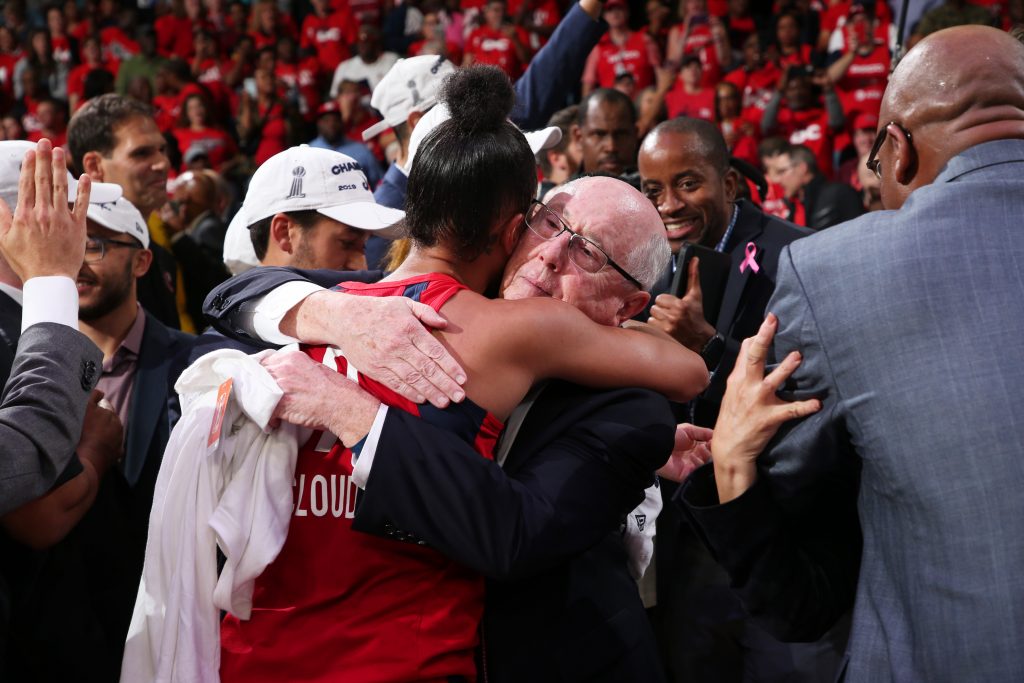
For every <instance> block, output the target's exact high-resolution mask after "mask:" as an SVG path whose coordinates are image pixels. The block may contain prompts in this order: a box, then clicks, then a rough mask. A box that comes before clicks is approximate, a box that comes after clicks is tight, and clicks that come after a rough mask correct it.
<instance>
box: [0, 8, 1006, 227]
mask: <svg viewBox="0 0 1024 683" xmlns="http://www.w3.org/2000/svg"><path fill="white" fill-rule="evenodd" d="M568 4H569V3H567V2H565V1H564V0H563V1H559V0H511V1H509V2H506V1H505V0H461V1H460V0H447V2H445V1H442V0H412V1H410V2H404V3H401V4H395V3H393V2H392V1H391V0H310V2H308V3H307V2H299V1H295V2H289V1H287V0H286V1H285V2H275V1H274V0H258V1H255V2H251V3H243V2H231V3H227V2H224V1H223V0H172V1H171V2H156V3H153V4H151V5H150V6H148V7H145V8H142V6H143V5H146V3H138V6H136V5H135V4H130V3H116V2H113V1H112V0H99V1H92V0H90V1H88V2H75V1H74V0H71V1H69V2H65V3H63V4H52V5H46V6H45V7H40V6H37V5H35V4H33V3H27V2H25V1H24V0H13V1H12V2H8V3H5V6H4V11H3V19H2V25H0V116H2V123H3V125H2V129H0V136H2V137H3V138H4V139H8V140H11V139H26V140H33V141H34V140H38V139H40V138H41V137H46V138H48V139H50V140H52V141H54V143H55V144H57V145H61V144H64V142H65V139H66V126H67V123H68V120H69V118H70V116H71V115H72V114H73V113H74V112H75V111H77V110H78V109H79V108H81V106H82V105H83V104H84V103H85V102H87V101H88V100H89V99H91V98H94V97H96V96H98V95H101V94H103V93H107V92H115V91H116V92H118V93H120V94H126V95H129V96H131V97H133V98H136V99H138V100H140V101H143V102H145V103H146V104H149V105H151V106H152V107H153V108H154V109H155V112H156V120H157V122H158V125H159V128H160V131H161V133H163V134H164V136H165V138H166V139H167V142H168V156H169V158H170V159H171V171H170V183H173V182H174V178H175V176H176V175H177V174H178V173H181V172H184V171H187V170H199V169H212V170H214V171H217V172H219V173H221V174H222V175H224V176H225V177H226V178H227V179H228V180H229V181H230V182H231V183H232V184H233V186H234V188H235V189H234V192H233V194H234V195H235V196H240V195H241V194H243V193H244V189H245V184H246V182H247V178H248V177H249V176H250V175H251V173H252V171H253V170H254V168H255V167H257V166H259V165H260V164H261V163H262V162H264V161H266V160H267V159H268V158H270V157H271V156H273V155H274V154H276V153H278V152H280V151H282V150H284V149H287V148H288V147H289V146H292V145H295V144H301V143H308V142H311V141H313V140H314V139H315V140H316V142H317V144H321V145H324V144H329V145H330V146H331V147H333V148H336V149H337V148H338V147H339V146H340V145H342V144H344V145H345V147H346V149H347V151H346V152H345V153H347V154H350V155H352V156H354V157H356V158H358V159H359V160H360V162H361V163H364V164H365V165H366V166H367V169H366V170H367V176H368V177H369V178H370V179H371V181H377V180H379V179H380V178H381V177H382V175H383V171H384V169H385V168H386V166H387V164H388V163H389V162H390V161H392V160H393V159H394V157H395V156H396V155H397V154H398V143H397V141H396V139H395V136H394V135H393V134H392V133H391V132H390V131H388V132H386V133H385V134H383V135H381V136H378V137H374V138H372V139H370V140H368V141H364V140H363V138H362V135H361V134H362V132H363V131H365V130H366V129H367V128H369V127H371V126H373V125H374V124H375V123H377V122H378V121H379V120H380V116H379V113H378V112H376V111H374V110H373V109H371V108H370V107H369V99H370V95H371V93H372V91H373V89H374V87H375V86H376V85H377V83H378V82H379V81H380V80H381V79H382V78H383V77H384V75H385V74H386V73H387V71H388V70H389V69H390V68H391V66H392V65H393V64H394V63H395V61H396V60H397V59H399V58H400V57H403V56H414V55H421V54H439V55H445V56H446V57H447V58H448V59H450V60H451V61H452V62H454V63H455V64H457V65H467V64H475V63H482V64H494V65H497V66H499V67H500V68H502V69H503V70H504V71H505V72H506V73H508V75H509V76H510V78H512V79H513V80H515V79H516V78H517V77H519V76H520V75H522V73H523V72H524V70H525V69H526V67H527V65H528V64H529V63H530V60H531V58H532V57H533V56H534V55H535V54H536V52H537V50H538V49H540V48H541V47H542V46H543V45H544V44H545V42H546V41H547V40H548V38H549V37H550V35H551V33H552V31H553V30H554V28H555V27H556V26H557V25H558V22H559V20H560V19H561V18H562V17H563V16H564V15H565V13H566V11H567V10H568ZM924 6H925V7H926V8H927V7H931V9H930V10H928V11H927V12H924V13H922V14H921V15H920V16H919V17H916V18H914V19H915V20H914V21H913V23H912V24H910V25H908V29H907V30H908V34H909V40H908V44H909V45H912V44H913V43H914V42H916V41H917V40H919V39H920V38H921V37H923V36H925V35H927V34H929V33H931V32H934V31H935V30H938V29H939V28H942V27H945V26H949V25H953V24H957V23H989V24H993V25H996V26H999V27H1001V28H1009V27H1010V26H1012V25H1013V24H1014V23H1016V22H1019V21H1020V20H1021V19H1022V15H1024V12H1022V3H1021V2H1020V1H1019V0H977V1H976V2H973V3H965V2H963V1H962V0H949V1H948V2H945V3H944V4H940V3H935V2H932V3H925V4H924ZM897 11H898V10H897ZM896 13H897V12H896V11H894V10H893V9H892V8H890V6H889V5H888V4H887V3H886V2H884V1H878V2H871V1H870V0H868V1H867V2H865V1H863V0H831V1H828V0H812V1H808V0H775V2H772V3H768V2H763V3H753V2H750V0H731V1H727V0H681V1H680V2H679V3H678V5H673V4H672V3H670V2H668V1H667V0H648V1H647V2H646V3H643V4H641V3H639V2H633V3H629V2H626V0H607V1H606V2H605V3H604V9H603V18H604V20H605V21H606V22H607V25H608V31H607V32H606V34H605V35H604V36H603V37H602V38H601V40H600V42H599V44H598V45H597V46H596V47H595V48H594V49H593V51H592V52H591V53H590V55H589V57H588V59H587V61H586V67H585V69H584V73H583V75H582V79H581V82H580V86H579V88H578V90H576V91H573V92H565V93H564V101H565V104H566V105H567V106H568V105H571V104H573V103H575V102H577V101H578V100H579V98H580V97H581V96H586V95H587V94H588V93H590V92H592V91H593V90H595V89H597V88H614V89H616V90H620V91H621V92H623V93H624V94H625V95H627V96H628V97H629V98H630V99H631V100H632V101H633V102H634V103H635V106H636V109H637V115H638V121H639V129H640V131H639V132H640V134H641V136H642V135H643V134H644V133H646V132H647V131H648V130H650V128H652V127H653V126H654V125H656V124H657V123H658V122H659V121H660V120H663V119H665V118H670V117H676V116H690V117H695V118H702V119H707V120H710V121H714V122H716V123H718V125H719V126H720V128H721V130H722V132H723V134H724V135H725V137H726V140H727V142H728V144H729V145H730V147H731V151H732V153H733V155H734V156H735V157H737V158H739V159H742V160H744V161H746V162H748V163H749V164H750V165H751V166H753V167H755V168H760V169H761V170H762V171H764V172H766V173H767V174H768V185H767V192H766V193H764V196H763V197H760V199H761V200H762V201H763V202H764V203H765V205H766V207H767V209H768V211H769V212H770V213H772V214H774V215H778V216H779V217H782V218H787V219H789V220H792V221H794V222H796V223H799V224H803V225H807V226H809V227H815V228H821V227H826V224H823V223H820V222H818V223H815V222H814V221H813V220H812V218H811V217H812V215H813V214H814V212H813V211H808V207H807V206H806V204H807V202H806V201H804V199H805V197H804V193H803V191H802V190H803V188H804V187H805V186H806V185H807V179H809V178H811V177H819V178H822V179H824V180H825V181H833V180H834V181H836V182H839V183H842V184H844V185H846V186H848V187H850V188H852V189H853V191H855V192H856V193H858V195H859V203H851V202H848V201H847V202H846V204H847V205H853V206H856V207H862V208H863V209H870V208H873V207H876V206H877V192H878V191H877V183H876V182H875V181H874V180H873V179H872V178H871V177H870V174H867V173H862V172H860V170H861V169H862V167H863V163H859V162H862V160H863V159H864V158H866V155H867V153H868V151H869V149H870V144H869V142H870V140H869V138H870V135H869V132H871V133H873V132H874V130H875V129H876V128H877V125H878V108H879V104H880V100H881V95H882V92H883V90H884V88H885V84H886V81H887V77H888V73H889V70H890V64H891V60H892V56H893V50H894V49H895V48H896V26H895V19H896ZM325 119H326V121H325ZM325 141H326V142H325ZM784 143H785V144H789V145H802V146H804V147H806V148H808V149H809V150H811V152H812V153H813V159H810V160H809V162H810V164H809V169H808V172H807V173H805V174H803V176H802V177H803V178H804V181H803V182H800V181H799V180H798V179H797V178H796V177H794V176H795V175H796V174H795V173H791V170H792V171H795V170H796V169H795V167H794V165H793V164H782V163H779V159H780V155H781V156H782V157H785V158H789V157H792V156H793V155H792V154H784V152H785V144H784ZM363 145H365V146H366V149H363V148H362V147H361V146H363ZM367 151H368V152H369V154H367V153H366V152H367ZM796 156H797V157H799V156H801V155H800V153H799V152H797V153H796ZM773 169H774V172H773ZM787 173H789V176H787V175H786V174H787ZM751 189H752V190H754V191H757V190H756V188H755V187H754V186H753V185H752V187H751ZM762 189H763V188H762ZM169 193H173V186H171V187H169ZM845 198H846V199H848V196H847V197H845ZM832 214H833V215H832V218H831V219H830V220H832V221H833V222H837V220H841V219H843V218H848V217H850V215H849V211H837V212H832ZM226 218H227V217H226ZM829 224H831V223H829ZM158 241H159V239H158Z"/></svg>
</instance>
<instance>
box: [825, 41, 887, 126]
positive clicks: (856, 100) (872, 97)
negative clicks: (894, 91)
mask: <svg viewBox="0 0 1024 683" xmlns="http://www.w3.org/2000/svg"><path fill="white" fill-rule="evenodd" d="M888 80H889V48H887V47H885V46H884V45H878V46H876V47H875V49H874V50H873V51H872V52H871V54H869V55H866V56H864V55H860V54H858V55H857V56H856V57H854V58H853V62H852V63H851V64H850V68H849V69H847V70H846V73H845V74H843V77H842V78H841V79H839V81H838V82H837V83H836V84H835V90H836V95H838V96H839V102H840V103H841V104H842V105H843V112H844V113H845V114H846V118H847V119H850V120H853V118H854V117H856V116H857V114H875V115H877V114H878V110H879V109H880V108H881V106H882V93H883V92H885V86H886V84H887V83H888Z"/></svg>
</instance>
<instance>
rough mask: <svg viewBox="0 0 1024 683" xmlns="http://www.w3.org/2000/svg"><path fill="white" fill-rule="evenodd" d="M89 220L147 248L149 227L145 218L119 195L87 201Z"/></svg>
mask: <svg viewBox="0 0 1024 683" xmlns="http://www.w3.org/2000/svg"><path fill="white" fill-rule="evenodd" d="M85 215H86V216H87V217H88V219H89V220H91V221H94V222H95V223H98V224H99V225H102V226H103V227H104V228H107V229H108V230H113V231H114V232H123V233H124V234H126V235H129V236H131V237H134V238H135V239H137V240H138V241H140V242H142V246H143V248H144V249H149V228H148V227H147V226H146V220H145V219H144V218H143V217H142V214H141V213H139V210H138V209H136V208H135V205H134V204H132V203H131V202H130V201H128V200H127V199H125V198H124V197H121V198H120V199H117V200H115V201H112V202H89V210H88V211H87V212H86V214H85Z"/></svg>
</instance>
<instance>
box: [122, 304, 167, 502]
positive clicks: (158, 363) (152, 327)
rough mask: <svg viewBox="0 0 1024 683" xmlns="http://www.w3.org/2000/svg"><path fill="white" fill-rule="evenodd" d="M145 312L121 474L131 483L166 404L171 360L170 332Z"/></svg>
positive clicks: (141, 466)
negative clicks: (144, 325)
mask: <svg viewBox="0 0 1024 683" xmlns="http://www.w3.org/2000/svg"><path fill="white" fill-rule="evenodd" d="M144 315H145V316H146V329H145V330H144V331H143V333H142V345H141V347H140V348H139V364H138V367H137V368H136V370H135V384H134V386H133V387H132V405H131V409H130V410H129V412H128V416H129V418H128V438H127V441H126V446H125V454H124V476H125V479H126V480H127V481H128V483H129V484H130V485H132V486H134V485H135V483H136V482H137V481H138V480H139V475H140V474H141V473H142V468H143V467H144V466H145V464H146V457H147V456H148V455H149V444H150V442H151V441H152V440H153V433H154V432H155V431H156V427H157V423H158V422H159V421H160V418H161V416H162V415H163V414H164V409H165V408H166V406H167V391H168V388H167V372H168V368H169V367H170V364H171V357H170V355H171V354H170V353H168V348H169V346H170V335H168V334H167V330H166V329H165V328H164V326H163V325H162V324H160V322H159V321H158V320H156V319H155V318H154V317H153V316H151V315H149V314H148V313H144Z"/></svg>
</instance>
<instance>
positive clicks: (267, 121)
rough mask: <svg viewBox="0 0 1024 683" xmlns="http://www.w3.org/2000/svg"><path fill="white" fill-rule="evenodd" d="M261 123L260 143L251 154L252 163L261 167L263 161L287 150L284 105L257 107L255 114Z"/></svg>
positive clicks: (277, 103)
mask: <svg viewBox="0 0 1024 683" xmlns="http://www.w3.org/2000/svg"><path fill="white" fill-rule="evenodd" d="M257 115H258V116H259V118H260V119H261V120H262V121H263V126H262V127H261V128H260V131H261V134H260V142H259V144H258V145H257V146H256V153H255V154H253V161H255V162H256V165H257V166H261V165H262V164H263V162H264V161H266V160H267V159H269V158H270V157H272V156H274V155H275V154H278V153H280V152H283V151H285V150H286V149H288V124H287V122H286V121H285V111H284V105H283V104H281V103H280V102H274V103H273V104H271V105H270V106H269V107H263V106H262V105H259V110H258V112H257Z"/></svg>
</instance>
